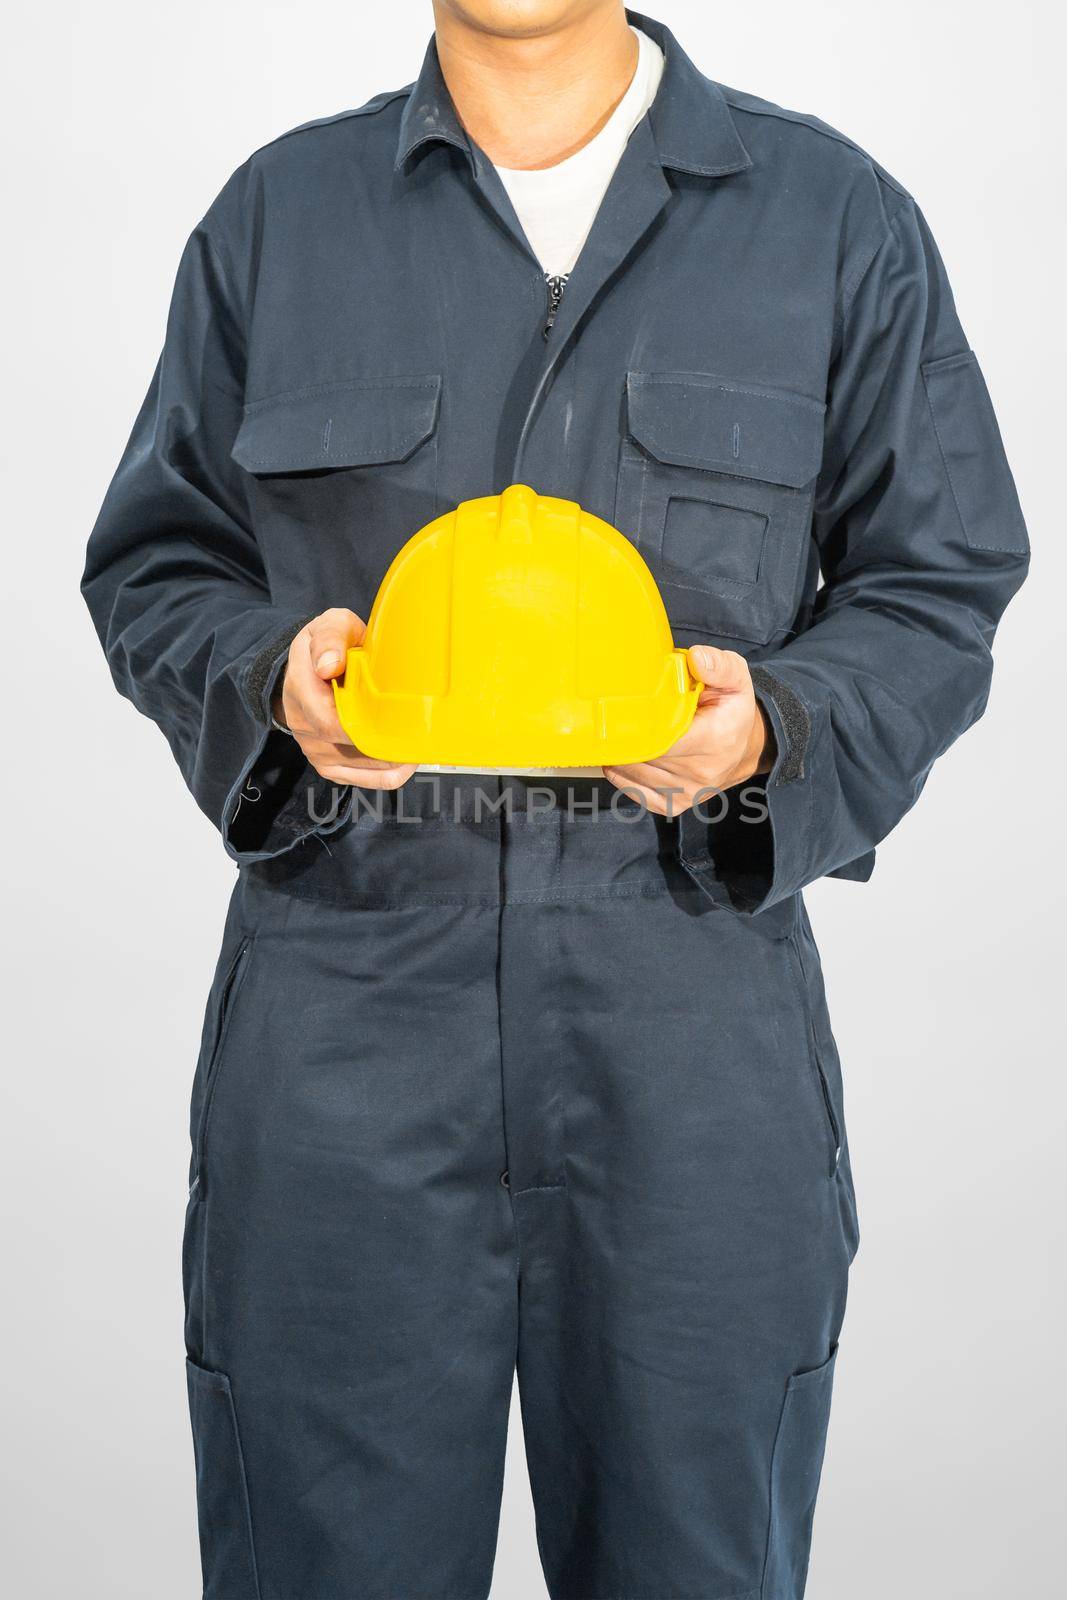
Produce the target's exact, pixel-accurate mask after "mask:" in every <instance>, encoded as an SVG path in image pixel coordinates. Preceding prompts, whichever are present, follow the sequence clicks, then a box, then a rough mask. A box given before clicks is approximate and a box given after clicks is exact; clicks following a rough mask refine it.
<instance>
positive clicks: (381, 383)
mask: <svg viewBox="0 0 1067 1600" xmlns="http://www.w3.org/2000/svg"><path fill="white" fill-rule="evenodd" d="M440 387H441V377H440V374H439V373H430V372H428V373H425V374H424V375H420V376H413V377H409V378H408V377H398V378H346V379H345V380H344V382H343V383H310V384H305V385H304V387H303V388H300V389H283V390H280V391H279V392H278V393H276V394H268V395H262V396H261V397H260V398H259V399H258V400H250V401H248V403H247V404H246V406H245V408H244V410H245V415H246V416H249V415H250V414H251V413H252V412H254V411H263V410H266V409H267V408H268V407H269V406H276V405H282V404H283V403H284V402H285V401H286V400H302V399H308V398H310V397H312V396H314V395H323V394H342V393H344V391H345V390H347V389H439V388H440Z"/></svg>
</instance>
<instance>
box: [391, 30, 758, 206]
mask: <svg viewBox="0 0 1067 1600" xmlns="http://www.w3.org/2000/svg"><path fill="white" fill-rule="evenodd" d="M626 16H627V20H628V21H629V22H631V23H633V25H634V27H636V28H640V29H641V31H642V32H643V33H647V34H648V35H649V37H650V38H652V39H654V40H655V42H656V43H657V44H658V45H659V47H660V49H661V50H662V51H663V54H664V57H665V63H664V68H663V77H662V79H661V81H660V86H659V90H658V92H657V94H656V98H655V100H654V101H653V102H652V106H651V109H650V111H649V120H650V122H651V126H652V134H653V142H654V145H655V148H656V153H657V155H658V157H659V160H660V163H661V165H662V166H665V167H671V168H673V169H675V170H678V171H681V172H691V173H696V174H698V175H699V176H702V177H707V178H717V177H724V176H726V174H728V173H731V172H743V171H744V170H745V169H746V168H747V167H750V166H751V165H752V159H751V157H750V156H749V154H748V151H747V150H746V149H745V147H744V145H743V144H742V143H741V139H740V136H739V134H738V132H737V128H736V126H735V125H734V119H733V116H732V115H731V112H730V108H729V106H728V105H727V103H726V97H725V95H724V94H723V92H722V90H721V89H720V87H719V85H718V84H717V83H714V82H713V81H712V80H711V79H710V78H706V77H705V76H704V74H703V73H702V72H700V71H698V69H697V68H696V67H695V66H694V64H693V62H692V61H691V60H690V59H689V57H688V56H687V55H686V53H685V51H684V50H683V49H682V47H681V45H680V44H679V43H678V41H677V39H675V37H674V35H673V33H672V32H671V31H670V29H669V28H667V27H665V26H664V24H663V23H662V22H657V21H655V19H654V18H652V17H646V16H642V14H641V13H640V12H638V11H630V10H627V12H626ZM433 140H441V141H444V142H445V143H446V144H452V145H455V146H456V148H457V149H459V150H462V151H463V152H464V153H465V154H466V156H467V158H468V160H470V161H471V163H472V166H473V165H474V155H473V152H472V149H471V141H470V139H469V137H468V135H467V133H466V130H465V129H464V127H463V125H462V123H461V122H460V120H459V117H458V115H457V113H456V108H455V106H454V104H453V102H452V96H451V95H450V94H449V92H448V87H447V85H446V83H445V80H444V75H443V73H442V71H441V62H440V59H439V57H438V54H437V39H436V35H433V36H431V38H430V42H429V44H428V45H427V47H426V54H425V56H424V58H423V63H422V70H421V72H420V73H419V76H418V78H417V79H416V81H415V84H414V86H413V88H412V91H411V94H410V96H409V97H408V101H407V104H406V106H405V107H404V112H403V115H402V117H401V120H400V137H399V139H398V141H397V155H396V166H397V168H403V166H404V164H405V163H406V161H407V160H408V157H409V156H411V155H412V154H413V153H414V151H415V150H417V149H418V148H419V147H420V146H422V145H424V144H427V143H429V142H430V141H433Z"/></svg>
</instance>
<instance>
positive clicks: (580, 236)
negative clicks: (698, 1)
mask: <svg viewBox="0 0 1067 1600" xmlns="http://www.w3.org/2000/svg"><path fill="white" fill-rule="evenodd" d="M630 31H631V33H633V34H635V35H636V37H637V43H638V56H637V66H636V68H635V69H634V75H633V77H632V78H631V79H630V87H629V88H628V89H627V91H626V93H625V94H624V95H623V97H622V99H621V100H620V101H619V103H618V105H617V106H616V107H615V110H614V111H613V112H612V113H611V116H610V117H609V118H608V120H607V122H605V124H604V126H603V127H602V128H601V130H600V132H599V133H598V134H595V135H594V137H593V138H592V139H590V141H589V143H588V144H584V145H583V146H582V148H581V149H580V150H576V151H575V152H574V154H573V155H572V156H568V157H567V159H566V160H565V161H557V163H556V165H555V166H554V167H543V168H541V169H540V170H539V171H537V172H528V171H522V170H520V169H518V168H515V167H497V169H496V170H497V172H498V173H499V174H500V181H501V182H502V183H503V185H504V187H505V189H506V190H507V192H508V195H509V197H510V199H511V203H512V205H513V206H514V207H515V212H516V215H517V216H518V219H519V221H520V222H521V223H522V227H523V232H524V233H525V234H526V237H527V239H528V240H529V242H530V247H531V249H532V250H533V252H534V254H535V255H536V256H537V259H538V260H539V261H540V263H541V266H542V268H543V269H544V271H545V274H546V275H547V276H548V277H564V276H566V275H567V274H568V273H569V272H570V271H571V269H572V268H573V266H574V263H575V262H576V261H577V259H578V254H579V252H580V250H581V248H582V245H583V244H584V243H585V241H586V238H587V237H588V234H589V230H590V228H591V227H592V225H593V218H594V217H595V216H596V214H597V210H598V208H599V206H600V202H601V200H603V198H604V191H605V190H606V189H607V186H608V184H609V183H610V182H611V175H612V173H613V172H614V171H615V168H616V167H617V166H618V164H619V157H620V156H621V155H622V153H623V151H624V150H625V148H626V141H627V140H628V139H629V137H630V135H631V133H633V131H634V129H635V128H636V127H637V124H638V123H639V122H640V121H641V118H642V117H643V116H644V114H645V112H646V111H647V110H648V108H649V106H650V105H651V104H652V101H653V99H654V98H655V94H656V90H657V89H658V88H659V81H660V78H661V77H662V75H663V51H662V50H661V49H660V47H659V45H658V44H656V42H655V40H654V39H650V38H649V36H648V34H647V33H642V32H641V30H640V29H639V28H635V27H634V26H633V24H632V23H631V24H630Z"/></svg>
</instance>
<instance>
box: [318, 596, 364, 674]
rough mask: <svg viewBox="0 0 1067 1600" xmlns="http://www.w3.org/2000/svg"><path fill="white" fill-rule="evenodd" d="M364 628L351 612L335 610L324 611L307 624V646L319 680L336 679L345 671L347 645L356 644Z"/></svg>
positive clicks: (361, 621) (362, 623) (361, 622)
mask: <svg viewBox="0 0 1067 1600" xmlns="http://www.w3.org/2000/svg"><path fill="white" fill-rule="evenodd" d="M366 631H367V629H366V625H365V624H364V622H363V619H362V618H361V617H357V616H356V614H355V612H354V611H344V610H341V609H340V608H335V609H334V610H332V611H324V612H323V613H322V615H321V616H318V617H315V618H314V620H313V621H312V622H310V623H309V624H308V645H309V648H310V651H311V660H312V664H313V665H314V668H315V671H316V673H317V674H318V676H319V677H320V678H327V679H329V678H337V677H340V675H341V673H342V672H343V671H344V669H345V660H346V657H347V655H348V650H349V647H350V646H351V645H355V644H359V642H360V640H361V639H362V638H363V635H364V634H365V633H366Z"/></svg>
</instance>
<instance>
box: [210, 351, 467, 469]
mask: <svg viewBox="0 0 1067 1600" xmlns="http://www.w3.org/2000/svg"><path fill="white" fill-rule="evenodd" d="M440 393H441V378H440V375H439V374H435V373H419V374H417V375H415V376H413V377H404V378H353V379H351V380H350V381H349V382H347V383H332V384H321V385H316V386H314V387H312V388H308V389H296V390H293V391H291V392H290V393H288V394H281V395H272V396H271V398H270V399H268V400H257V401H255V402H254V403H253V404H252V405H248V406H246V407H245V414H244V421H243V422H242V424H241V427H240V429H239V430H238V434H237V438H236V440H235V442H234V445H233V449H232V451H231V454H232V456H233V458H234V460H235V461H237V462H239V463H240V465H241V466H242V467H244V468H245V469H246V471H248V472H315V471H321V470H325V469H328V468H330V467H369V466H373V465H374V464H375V463H376V462H380V461H403V460H404V459H405V458H406V457H407V456H409V455H411V453H412V451H413V450H416V449H417V448H418V446H419V445H420V444H422V443H423V442H424V441H425V440H426V439H428V438H429V437H430V434H431V433H432V432H433V430H434V425H435V423H436V421H437V404H438V398H439V396H440Z"/></svg>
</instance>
